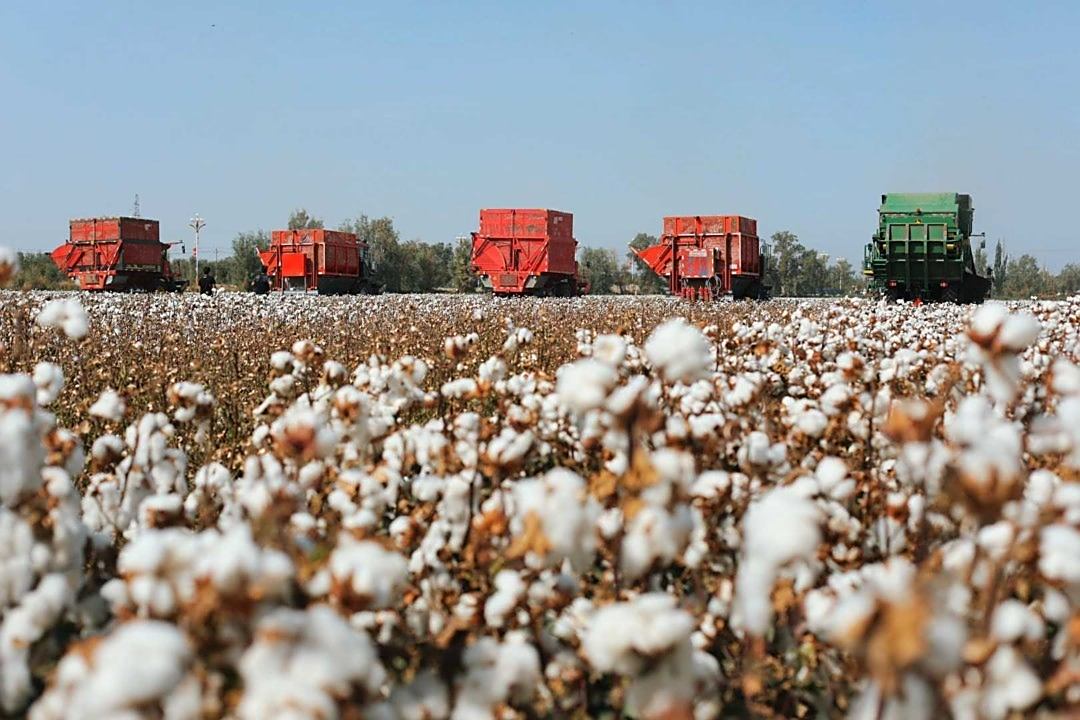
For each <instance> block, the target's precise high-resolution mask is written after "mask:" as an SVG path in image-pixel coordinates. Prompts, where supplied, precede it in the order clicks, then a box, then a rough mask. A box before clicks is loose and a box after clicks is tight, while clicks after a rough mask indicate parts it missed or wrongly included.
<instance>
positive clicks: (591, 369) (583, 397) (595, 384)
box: [555, 358, 618, 413]
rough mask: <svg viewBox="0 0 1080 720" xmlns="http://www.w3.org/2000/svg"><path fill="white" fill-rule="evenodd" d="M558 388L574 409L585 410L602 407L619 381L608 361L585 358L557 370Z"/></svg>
mask: <svg viewBox="0 0 1080 720" xmlns="http://www.w3.org/2000/svg"><path fill="white" fill-rule="evenodd" d="M556 377H557V380H556V385H555V392H556V394H557V395H558V396H559V402H561V403H562V404H563V405H565V406H566V407H568V408H569V409H570V410H571V411H572V412H575V413H585V412H588V411H589V410H593V409H596V408H599V407H601V406H602V405H603V404H604V401H605V400H606V399H607V396H608V393H609V392H610V391H611V389H612V388H613V387H614V386H615V383H616V382H617V381H618V375H617V374H616V372H615V370H614V369H612V367H611V366H610V365H608V364H607V363H603V362H600V361H599V360H593V359H591V358H585V359H583V360H578V361H576V362H573V363H570V364H568V365H563V366H562V367H560V368H559V370H558V372H557V375H556Z"/></svg>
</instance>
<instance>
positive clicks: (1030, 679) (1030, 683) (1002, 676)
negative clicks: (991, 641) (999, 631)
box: [981, 646, 1043, 720]
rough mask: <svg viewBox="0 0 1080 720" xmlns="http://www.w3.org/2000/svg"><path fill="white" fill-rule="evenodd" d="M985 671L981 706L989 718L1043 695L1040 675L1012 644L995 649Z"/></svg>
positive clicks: (999, 716) (1033, 700) (1025, 706)
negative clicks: (985, 676)
mask: <svg viewBox="0 0 1080 720" xmlns="http://www.w3.org/2000/svg"><path fill="white" fill-rule="evenodd" d="M986 672H987V678H986V685H985V689H984V690H983V698H982V703H981V709H982V712H983V714H984V717H986V718H989V719H990V720H999V719H1000V718H1004V717H1005V716H1006V715H1008V714H1009V713H1010V712H1013V711H1020V710H1024V709H1026V708H1028V707H1030V706H1031V705H1033V704H1035V702H1036V701H1037V700H1038V699H1039V698H1040V697H1041V696H1042V692H1043V688H1042V682H1041V681H1040V680H1039V677H1038V676H1037V675H1036V674H1035V673H1034V672H1033V671H1032V670H1031V667H1029V666H1028V664H1027V663H1026V662H1025V661H1024V659H1023V658H1022V657H1021V656H1020V654H1019V653H1018V652H1016V650H1014V649H1013V648H1012V647H1009V646H1004V647H1000V648H998V649H997V650H996V651H995V652H994V654H993V655H992V656H991V657H990V660H989V661H988V662H987V663H986Z"/></svg>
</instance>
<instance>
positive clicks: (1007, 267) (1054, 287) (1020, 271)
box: [976, 240, 1080, 300]
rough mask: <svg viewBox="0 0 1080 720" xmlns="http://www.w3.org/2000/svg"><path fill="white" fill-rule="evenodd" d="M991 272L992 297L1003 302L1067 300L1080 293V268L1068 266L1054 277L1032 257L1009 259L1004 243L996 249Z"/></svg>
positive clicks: (1073, 265)
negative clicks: (1033, 298)
mask: <svg viewBox="0 0 1080 720" xmlns="http://www.w3.org/2000/svg"><path fill="white" fill-rule="evenodd" d="M976 267H978V266H976ZM992 271H993V277H992V289H993V294H992V296H993V297H995V298H1000V299H1002V300H1019V299H1026V298H1030V297H1040V298H1050V297H1068V296H1070V295H1075V294H1076V293H1077V292H1080V265H1078V264H1076V263H1069V264H1067V265H1066V266H1065V267H1063V268H1062V269H1061V271H1060V272H1059V273H1058V274H1057V275H1054V274H1053V273H1052V272H1050V271H1049V270H1047V269H1046V268H1045V267H1043V266H1042V265H1040V264H1039V261H1038V260H1036V259H1035V257H1034V256H1032V255H1027V254H1025V255H1021V256H1020V257H1018V258H1016V259H1013V258H1012V257H1010V256H1009V254H1008V252H1006V250H1005V241H1004V240H998V241H997V244H996V245H995V247H994V265H993V269H992Z"/></svg>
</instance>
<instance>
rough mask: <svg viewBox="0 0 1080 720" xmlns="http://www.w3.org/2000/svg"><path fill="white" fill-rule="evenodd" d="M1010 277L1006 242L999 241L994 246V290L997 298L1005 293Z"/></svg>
mask: <svg viewBox="0 0 1080 720" xmlns="http://www.w3.org/2000/svg"><path fill="white" fill-rule="evenodd" d="M1008 277H1009V256H1008V254H1006V252H1005V241H1004V240H998V241H997V244H996V245H995V246H994V277H993V282H992V289H993V291H994V296H995V297H1002V296H1003V295H1004V293H1005V283H1006V281H1007V280H1008Z"/></svg>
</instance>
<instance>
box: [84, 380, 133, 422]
mask: <svg viewBox="0 0 1080 720" xmlns="http://www.w3.org/2000/svg"><path fill="white" fill-rule="evenodd" d="M125 412H127V403H125V402H124V398H122V397H120V393H118V392H116V391H115V390H113V389H112V388H107V389H106V390H104V391H102V393H101V395H99V396H98V399H97V401H96V402H95V403H94V404H93V405H91V406H90V414H91V415H93V416H94V417H99V418H102V419H103V420H109V421H112V422H119V421H120V420H122V419H123V417H124V413H125Z"/></svg>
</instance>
